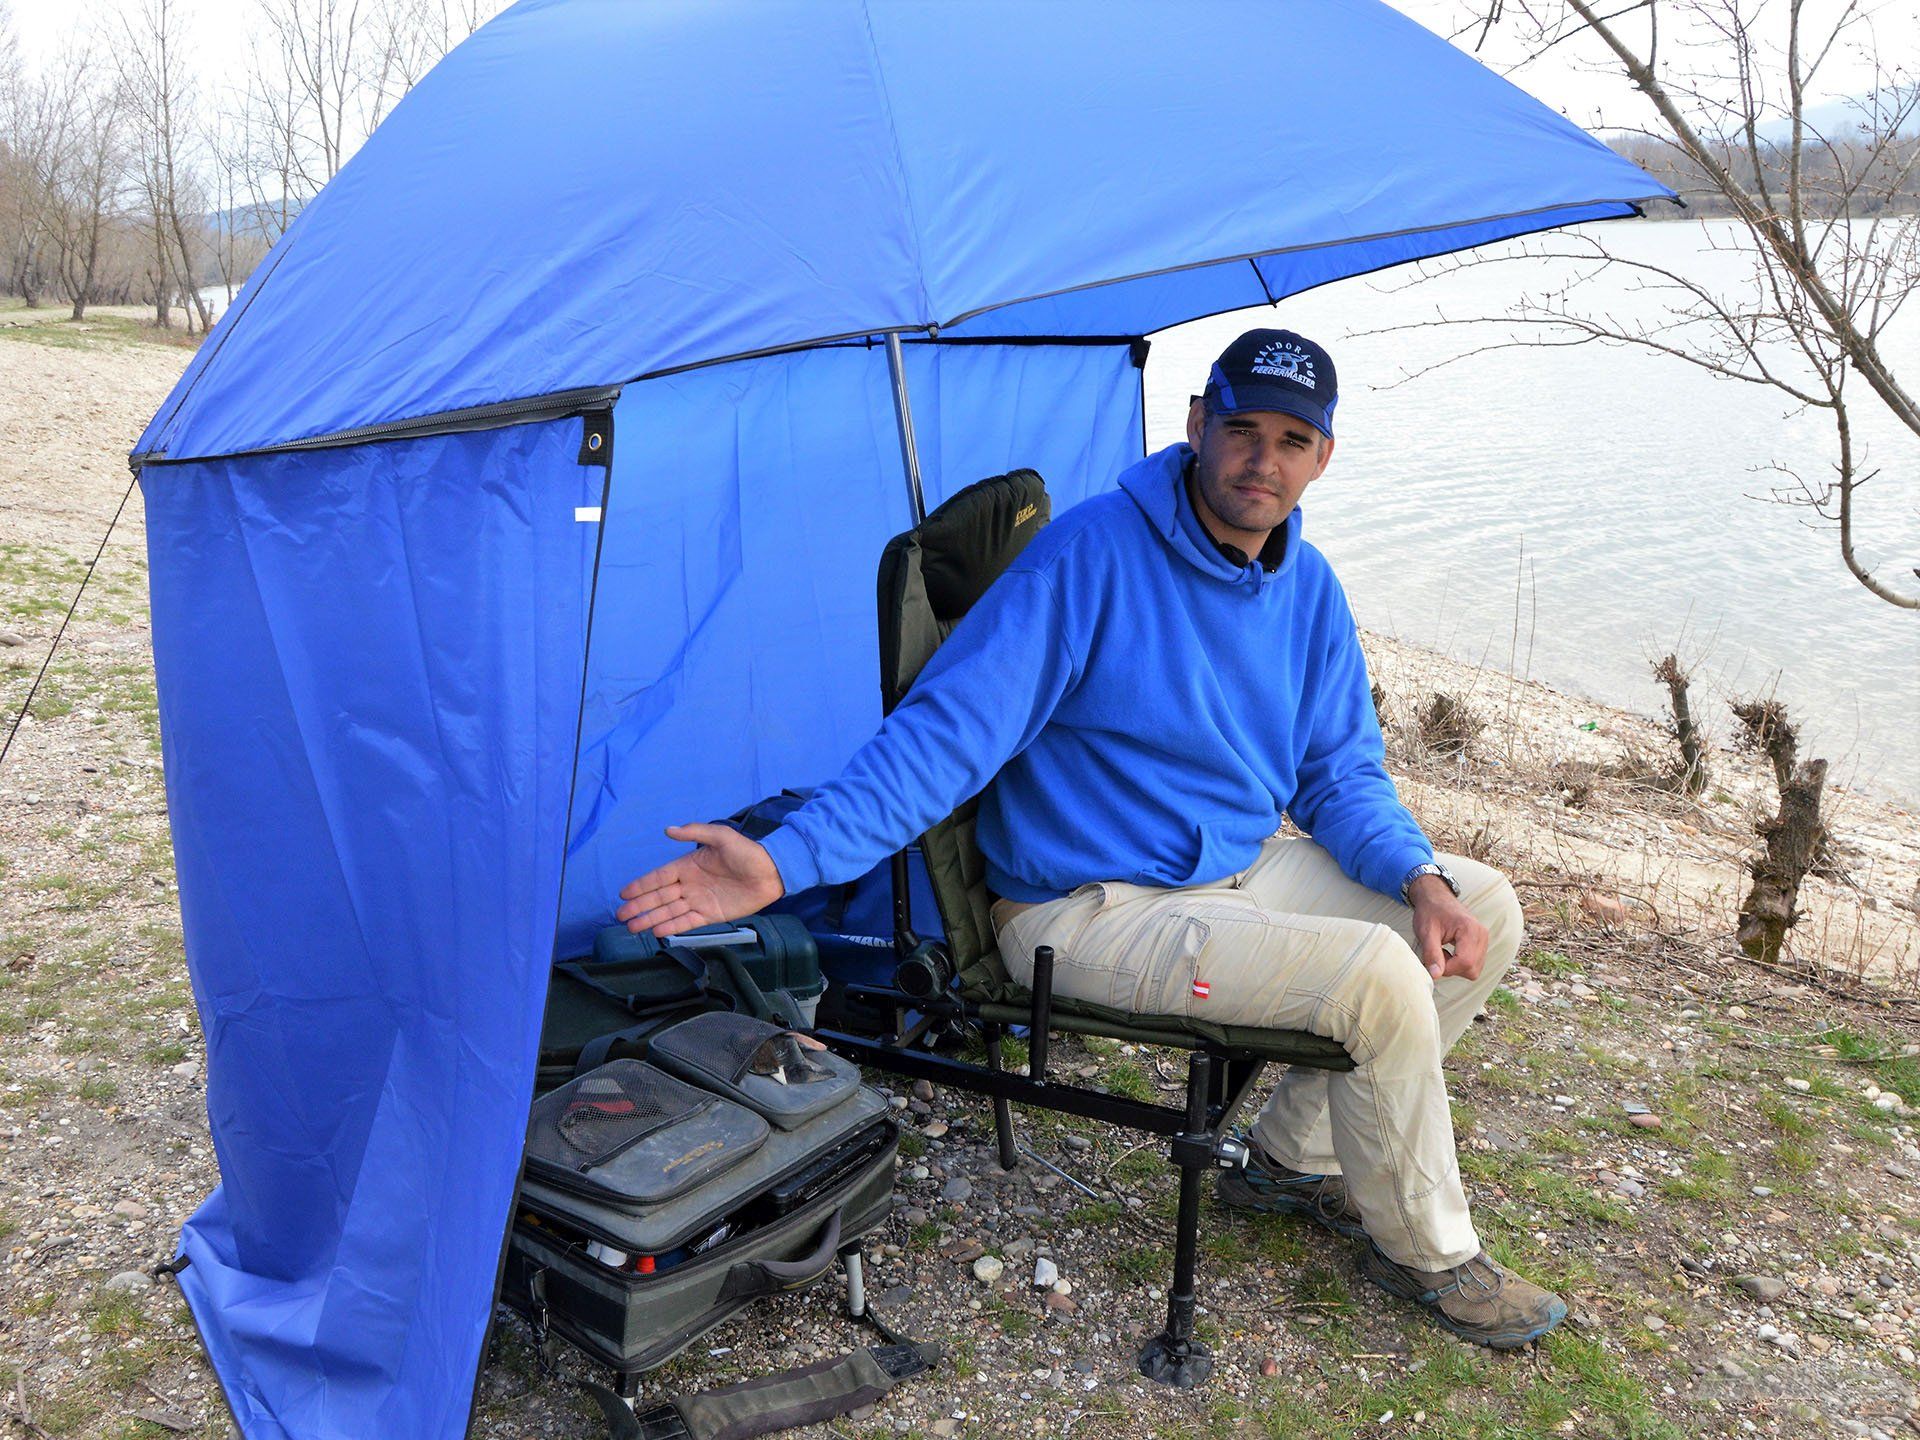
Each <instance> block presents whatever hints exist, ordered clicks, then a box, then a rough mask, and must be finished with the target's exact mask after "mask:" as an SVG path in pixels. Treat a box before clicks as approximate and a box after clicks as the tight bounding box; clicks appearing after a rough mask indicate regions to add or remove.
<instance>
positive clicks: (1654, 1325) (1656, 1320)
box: [1640, 1315, 1667, 1334]
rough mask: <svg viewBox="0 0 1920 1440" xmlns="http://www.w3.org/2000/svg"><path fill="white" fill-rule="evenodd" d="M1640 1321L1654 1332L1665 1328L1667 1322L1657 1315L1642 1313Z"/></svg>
mask: <svg viewBox="0 0 1920 1440" xmlns="http://www.w3.org/2000/svg"><path fill="white" fill-rule="evenodd" d="M1640 1323H1641V1324H1642V1325H1644V1326H1646V1327H1647V1329H1649V1330H1652V1331H1654V1332H1655V1333H1656V1334H1657V1333H1658V1332H1660V1331H1662V1330H1664V1329H1666V1328H1667V1322H1666V1321H1665V1320H1662V1319H1661V1318H1660V1317H1659V1316H1658V1315H1643V1316H1641V1317H1640Z"/></svg>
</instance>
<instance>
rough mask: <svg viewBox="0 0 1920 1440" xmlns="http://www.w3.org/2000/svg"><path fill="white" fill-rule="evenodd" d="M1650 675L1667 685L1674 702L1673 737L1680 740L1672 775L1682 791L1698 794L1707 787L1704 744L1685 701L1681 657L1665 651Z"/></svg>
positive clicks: (1686, 675) (1684, 672)
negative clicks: (1676, 769)
mask: <svg viewBox="0 0 1920 1440" xmlns="http://www.w3.org/2000/svg"><path fill="white" fill-rule="evenodd" d="M1653 678H1654V679H1656V680H1658V681H1660V682H1661V683H1662V684H1664V685H1665V686H1666V687H1667V696H1668V699H1669V701H1670V702H1671V704H1672V706H1673V738H1674V739H1676V740H1678V741H1679V742H1680V773H1679V775H1677V776H1676V777H1675V784H1676V787H1677V788H1678V789H1679V790H1680V792H1681V793H1682V794H1685V795H1698V794H1699V793H1700V792H1701V791H1702V790H1704V789H1706V788H1707V747H1706V743H1705V742H1704V741H1703V740H1702V739H1701V736H1700V727H1699V726H1698V725H1696V724H1695V723H1694V720H1693V708H1692V706H1691V705H1689V704H1688V703H1687V685H1688V683H1689V681H1690V679H1691V677H1690V676H1689V675H1688V674H1687V672H1686V671H1684V670H1682V669H1681V668H1680V657H1679V656H1677V655H1668V656H1667V657H1666V658H1665V659H1663V660H1661V661H1660V662H1659V664H1657V665H1655V666H1654V667H1653Z"/></svg>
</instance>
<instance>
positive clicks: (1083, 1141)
mask: <svg viewBox="0 0 1920 1440" xmlns="http://www.w3.org/2000/svg"><path fill="white" fill-rule="evenodd" d="M1066 1146H1067V1149H1069V1150H1072V1151H1075V1152H1076V1153H1078V1154H1085V1153H1086V1152H1087V1151H1089V1150H1091V1149H1092V1148H1093V1141H1091V1140H1089V1139H1088V1138H1087V1137H1086V1136H1084V1135H1069V1136H1067V1139H1066Z"/></svg>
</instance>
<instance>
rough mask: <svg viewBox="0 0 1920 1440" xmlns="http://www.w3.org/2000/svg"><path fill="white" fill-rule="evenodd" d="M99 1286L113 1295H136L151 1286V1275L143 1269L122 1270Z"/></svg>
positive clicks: (149, 1288)
mask: <svg viewBox="0 0 1920 1440" xmlns="http://www.w3.org/2000/svg"><path fill="white" fill-rule="evenodd" d="M101 1288H102V1289H104V1290H106V1291H108V1292H110V1293H111V1294H114V1295H138V1294H141V1293H142V1292H144V1291H147V1290H151V1289H152V1288H153V1277H152V1276H151V1275H149V1274H147V1272H146V1271H144V1270H122V1271H121V1272H120V1273H119V1274H118V1275H116V1276H114V1277H113V1278H112V1279H111V1280H109V1281H107V1283H106V1284H105V1285H104V1286H102V1287H101Z"/></svg>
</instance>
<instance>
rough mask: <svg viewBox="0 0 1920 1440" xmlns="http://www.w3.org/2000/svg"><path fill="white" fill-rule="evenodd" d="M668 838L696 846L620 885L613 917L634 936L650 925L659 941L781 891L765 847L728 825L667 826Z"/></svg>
mask: <svg viewBox="0 0 1920 1440" xmlns="http://www.w3.org/2000/svg"><path fill="white" fill-rule="evenodd" d="M667 838H668V839H669V840H685V841H688V842H690V843H692V844H694V845H696V846H698V847H699V848H698V849H696V850H694V851H693V852H691V853H690V854H686V855H682V856H681V857H680V858H679V859H677V860H669V861H668V862H667V863H666V864H664V865H662V866H660V867H659V868H658V869H655V870H649V871H648V872H647V873H646V874H644V875H642V876H641V877H640V878H639V879H637V880H630V881H628V882H627V884H626V885H625V887H624V888H622V889H621V891H620V898H621V899H622V900H624V901H626V902H627V903H626V904H624V905H622V906H621V907H620V908H619V909H618V910H616V911H614V912H613V915H614V919H616V920H618V921H620V922H621V923H622V924H623V925H625V926H626V927H627V929H629V930H631V931H633V933H634V934H636V935H637V934H639V933H640V932H641V931H642V930H651V931H652V932H653V933H654V935H655V937H656V938H658V939H661V940H664V939H666V938H667V937H668V936H669V935H678V934H679V933H680V932H681V931H682V930H693V929H696V928H698V927H699V926H702V925H718V924H720V923H721V922H723V921H727V920H738V919H739V918H740V917H741V916H742V915H752V914H754V913H756V912H758V911H760V910H762V909H764V908H765V907H767V906H768V905H771V904H772V903H773V902H774V901H775V900H778V899H779V898H780V897H781V895H783V894H785V893H786V892H785V888H784V887H783V886H782V885H781V883H780V870H779V867H777V866H776V865H775V864H774V863H773V857H772V856H771V855H769V854H767V850H766V847H765V846H764V845H762V844H761V843H760V842H759V841H757V840H749V839H748V838H747V837H746V836H744V835H742V834H741V833H740V832H739V831H738V830H735V829H734V828H733V827H732V826H731V825H669V826H668V827H667Z"/></svg>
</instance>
